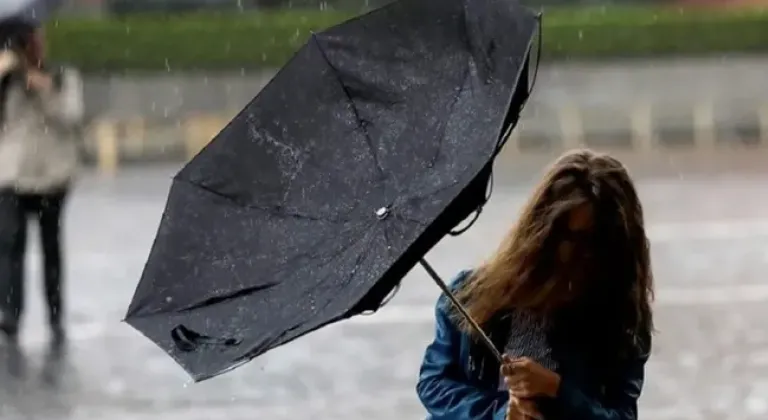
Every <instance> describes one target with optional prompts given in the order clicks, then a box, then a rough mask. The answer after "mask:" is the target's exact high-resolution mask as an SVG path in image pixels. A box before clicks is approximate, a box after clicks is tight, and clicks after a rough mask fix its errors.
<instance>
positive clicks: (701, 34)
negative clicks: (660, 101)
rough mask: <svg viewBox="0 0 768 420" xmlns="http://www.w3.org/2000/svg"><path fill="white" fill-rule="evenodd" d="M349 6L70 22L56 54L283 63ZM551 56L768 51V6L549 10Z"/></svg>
mask: <svg viewBox="0 0 768 420" xmlns="http://www.w3.org/2000/svg"><path fill="white" fill-rule="evenodd" d="M349 17H350V14H348V13H342V12H320V11H295V10H289V11H282V12H269V13H267V12H264V13H258V14H255V13H248V14H197V15H181V16H179V15H176V16H157V15H152V16H150V15H143V16H142V15H138V16H130V17H125V18H121V19H107V20H85V19H60V20H58V21H55V22H51V24H50V26H49V28H48V37H49V40H50V44H51V46H50V47H51V53H52V55H53V58H54V59H56V60H61V61H65V62H69V63H72V64H75V65H78V66H80V67H81V68H82V69H84V70H86V71H101V70H103V71H119V70H169V71H175V70H214V69H253V68H274V67H278V66H280V65H282V64H283V63H284V62H285V61H286V60H287V59H288V58H289V57H290V56H291V55H292V54H293V52H294V51H295V50H296V49H297V48H299V47H300V46H301V45H302V44H303V43H304V42H305V41H306V39H307V37H308V35H309V33H310V31H312V30H321V29H323V28H325V27H328V26H330V25H333V24H335V23H337V22H340V21H343V20H344V19H346V18H349ZM543 33H544V38H543V41H544V50H543V55H544V58H546V59H586V58H614V57H639V56H655V55H665V54H681V55H704V54H722V53H726V52H739V53H741V52H764V51H768V10H723V9H704V10H701V9H699V10H696V11H694V10H683V9H677V8H675V9H672V8H664V9H658V8H656V9H649V8H589V9H583V8H578V9H568V8H565V9H564V8H557V9H551V10H545V13H544V32H543Z"/></svg>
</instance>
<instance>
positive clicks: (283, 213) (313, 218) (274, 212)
mask: <svg viewBox="0 0 768 420" xmlns="http://www.w3.org/2000/svg"><path fill="white" fill-rule="evenodd" d="M175 181H177V182H183V183H185V184H188V185H191V186H193V187H196V188H200V189H201V190H203V191H205V192H207V193H209V194H211V195H214V196H216V197H219V198H222V199H225V200H227V201H229V202H232V203H234V204H236V205H237V206H238V207H241V208H244V209H249V210H259V211H263V212H265V213H267V214H269V215H270V216H275V217H278V218H293V219H303V220H311V221H315V222H327V223H332V224H341V223H348V222H351V220H350V219H325V218H322V217H317V216H311V215H308V214H303V213H298V212H294V211H285V210H282V209H284V208H282V207H278V209H280V210H279V211H278V209H270V208H267V207H261V206H254V205H251V204H244V203H241V202H239V201H237V200H236V199H234V198H232V197H230V196H228V195H226V194H222V193H220V192H218V191H216V190H213V189H211V188H210V187H207V186H205V185H201V184H198V183H196V182H193V181H190V180H187V179H183V178H179V177H176V178H175Z"/></svg>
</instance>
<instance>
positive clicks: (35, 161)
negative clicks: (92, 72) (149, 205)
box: [0, 26, 83, 344]
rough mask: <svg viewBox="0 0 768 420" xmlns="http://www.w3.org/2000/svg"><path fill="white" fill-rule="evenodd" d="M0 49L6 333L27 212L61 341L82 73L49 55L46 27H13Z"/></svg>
mask: <svg viewBox="0 0 768 420" xmlns="http://www.w3.org/2000/svg"><path fill="white" fill-rule="evenodd" d="M5 41H6V42H5V48H4V49H3V50H2V52H0V76H1V78H0V118H1V120H0V317H1V318H0V331H2V333H4V335H5V336H6V338H8V339H10V340H15V339H16V337H17V335H18V332H19V323H20V321H21V317H22V312H23V306H24V259H25V250H26V243H27V230H28V224H27V221H28V218H30V217H31V218H33V219H35V220H36V221H37V222H38V223H39V226H40V233H41V243H42V251H43V261H44V267H43V268H44V270H43V272H44V285H45V297H46V302H47V304H48V322H49V325H50V329H51V334H52V339H53V343H55V344H63V343H64V340H65V330H64V325H63V291H62V274H63V268H62V249H61V247H62V243H61V241H62V238H61V236H62V235H61V222H62V211H63V208H64V203H65V200H66V197H67V193H68V191H69V189H70V185H71V182H72V181H73V178H74V176H75V175H76V171H77V169H78V163H79V162H78V160H79V145H78V142H79V141H80V140H81V139H80V138H79V133H80V130H79V126H80V124H81V121H82V118H83V92H82V81H81V78H80V76H79V73H78V72H77V71H76V70H74V69H71V68H68V67H55V66H51V65H50V63H48V62H46V60H45V53H46V51H45V42H44V32H43V30H42V29H40V28H35V27H31V26H27V27H22V28H21V29H19V28H18V27H17V28H15V30H14V33H13V34H12V36H8V37H7V38H6V40H5Z"/></svg>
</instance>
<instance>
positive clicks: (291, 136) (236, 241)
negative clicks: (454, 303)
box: [126, 0, 539, 380]
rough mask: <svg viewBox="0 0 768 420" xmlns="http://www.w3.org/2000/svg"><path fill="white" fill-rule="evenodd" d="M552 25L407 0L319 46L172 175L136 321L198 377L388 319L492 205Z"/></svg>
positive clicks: (451, 1)
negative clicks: (451, 238) (395, 296)
mask: <svg viewBox="0 0 768 420" xmlns="http://www.w3.org/2000/svg"><path fill="white" fill-rule="evenodd" d="M538 26H539V20H538V17H537V16H536V15H535V14H534V13H532V12H531V11H529V10H528V9H525V8H523V7H521V6H520V5H518V4H517V3H516V2H514V1H509V0H403V1H398V2H395V3H392V4H390V5H388V6H385V7H383V8H381V9H378V10H375V11H373V12H370V13H368V14H366V15H363V16H361V17H359V18H356V19H353V20H351V21H348V22H345V23H343V24H341V25H338V26H335V27H333V28H330V29H328V30H326V31H324V32H321V33H318V34H315V35H313V36H312V37H311V39H310V40H309V41H308V43H307V44H306V45H305V46H304V47H303V48H301V49H300V50H299V51H298V53H297V54H296V55H295V56H294V57H293V58H292V59H291V61H290V62H289V63H288V64H287V65H286V66H285V67H284V68H283V69H281V70H280V71H279V72H278V74H277V75H276V76H275V77H274V78H273V79H272V80H271V81H270V83H269V84H268V85H267V86H266V87H265V88H264V89H263V90H262V91H261V92H260V93H259V95H258V96H257V97H256V98H255V99H254V100H253V101H252V102H251V103H250V104H248V105H247V106H246V108H245V109H244V110H243V111H242V112H240V114H239V115H237V116H236V117H235V118H234V120H233V121H231V122H230V123H229V124H228V125H227V127H226V128H224V130H223V131H222V132H221V133H219V134H218V135H217V136H216V137H215V138H214V139H213V141H212V142H211V143H210V144H209V145H208V146H207V147H205V148H204V149H203V150H202V151H201V152H200V154H199V155H198V156H196V157H195V158H194V159H193V160H192V161H191V162H189V163H188V164H187V165H186V167H184V168H183V169H182V170H181V171H180V172H179V173H178V174H177V175H176V177H175V178H174V181H173V185H172V187H171V191H170V194H169V198H168V203H167V205H166V209H165V212H164V214H163V217H162V221H161V224H160V227H159V230H158V234H157V237H156V239H155V243H154V245H153V247H152V250H151V253H150V256H149V259H148V261H147V264H146V267H145V270H144V273H143V275H142V278H141V281H140V283H139V285H138V287H137V289H136V293H135V295H134V298H133V301H132V302H131V304H130V307H129V309H128V313H127V315H126V321H127V322H128V323H129V324H130V325H132V326H133V327H134V328H136V329H138V330H139V331H140V332H142V333H143V334H144V335H146V336H147V337H148V338H149V339H151V340H152V341H154V342H155V343H156V344H157V345H158V346H160V347H161V348H162V349H163V350H165V351H166V352H167V353H168V354H169V355H171V356H172V357H173V358H174V359H175V360H176V361H177V362H178V363H179V364H180V365H181V366H182V367H183V368H184V369H186V371H187V372H189V374H190V375H191V376H192V377H193V378H194V379H195V380H202V379H206V378H209V377H212V376H215V375H217V374H220V373H222V372H224V371H227V370H229V369H231V368H233V367H236V366H238V365H240V364H242V363H245V362H247V361H249V360H251V359H252V358H254V357H256V356H258V355H260V354H262V353H264V352H266V351H267V350H269V349H272V348H274V347H277V346H279V345H281V344H284V343H286V342H288V341H291V340H293V339H295V338H297V337H299V336H301V335H304V334H306V333H308V332H310V331H313V330H315V329H318V328H320V327H321V326H323V325H326V324H329V323H331V322H335V321H338V320H341V319H344V318H347V317H350V316H353V315H355V314H359V313H361V312H364V311H368V310H375V309H377V308H379V306H380V305H381V303H382V301H383V300H384V299H385V298H386V297H387V295H388V294H389V293H390V292H391V291H392V290H393V288H395V287H396V286H397V285H398V284H399V282H400V281H401V279H402V278H403V276H405V274H406V273H407V272H408V271H409V270H410V269H411V268H412V267H413V266H414V265H415V264H416V263H418V262H419V260H420V259H421V258H422V257H423V256H424V254H425V253H426V252H427V251H428V250H429V249H430V248H431V247H432V246H434V245H435V244H436V243H437V242H438V241H439V240H440V239H441V238H442V237H443V236H445V235H446V234H447V233H448V232H449V231H450V229H452V228H453V227H455V226H456V225H457V224H459V223H460V222H461V221H462V220H464V219H465V218H466V217H468V216H469V215H471V214H472V212H473V211H475V210H477V209H478V208H479V207H480V206H481V205H482V204H484V202H485V200H486V188H487V186H488V181H489V177H490V174H491V164H492V161H493V158H494V157H495V156H496V154H497V153H498V151H499V148H500V145H501V139H502V137H503V133H504V132H505V130H507V129H508V128H509V127H511V126H513V125H514V124H515V123H516V121H517V117H518V113H519V111H520V108H521V107H522V103H523V102H524V100H525V98H527V94H528V86H527V82H524V81H521V80H522V79H524V78H523V77H522V76H523V75H525V74H526V72H525V71H524V70H525V69H526V68H527V67H526V63H527V60H528V56H529V52H530V49H531V44H532V40H533V39H534V37H535V33H536V31H537V29H538Z"/></svg>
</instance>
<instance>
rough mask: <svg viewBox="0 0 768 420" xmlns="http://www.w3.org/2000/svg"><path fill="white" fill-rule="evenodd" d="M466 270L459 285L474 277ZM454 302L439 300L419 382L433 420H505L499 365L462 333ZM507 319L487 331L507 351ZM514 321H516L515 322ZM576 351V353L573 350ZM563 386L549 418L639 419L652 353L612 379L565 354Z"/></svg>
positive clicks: (549, 404) (547, 403)
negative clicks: (451, 310)
mask: <svg viewBox="0 0 768 420" xmlns="http://www.w3.org/2000/svg"><path fill="white" fill-rule="evenodd" d="M468 274H469V271H464V272H462V273H460V274H459V276H458V277H457V278H456V279H455V280H454V282H453V285H452V287H453V288H455V287H457V285H459V284H460V283H461V282H462V281H463V280H464V279H466V278H467V277H468ZM449 305H451V303H450V301H449V300H448V299H447V298H446V297H445V296H441V297H440V299H438V302H437V306H436V311H435V321H436V328H435V338H434V341H433V342H432V343H431V344H430V345H429V346H428V347H427V350H426V353H425V354H424V361H423V363H422V365H421V371H420V375H419V382H418V385H417V386H416V390H417V393H418V395H419V398H420V399H421V402H422V404H424V407H425V408H426V409H427V412H428V413H429V415H428V417H427V419H428V420H504V418H505V414H506V405H507V402H508V398H509V394H508V393H507V391H505V390H501V391H500V390H499V380H500V377H499V369H500V367H499V364H498V362H497V361H496V360H495V358H494V357H493V356H492V355H491V353H490V352H489V351H487V350H486V349H485V348H484V347H483V345H482V344H481V343H476V342H475V341H474V340H473V339H472V338H471V337H470V336H468V335H466V334H465V333H463V332H461V331H459V330H458V329H457V328H456V326H455V325H454V323H453V321H452V320H451V319H450V315H449V308H450V306H449ZM504 324H505V323H504V322H499V323H496V324H495V325H491V326H490V328H488V327H487V328H486V332H487V333H488V334H489V336H490V337H491V339H492V340H493V341H494V343H495V344H496V346H497V348H498V349H500V350H503V348H504V345H505V344H506V338H507V336H508V334H509V327H507V328H506V330H505V328H504ZM509 325H511V323H510V324H509ZM571 353H573V354H571ZM565 359H566V360H564V361H563V362H562V363H563V366H564V369H565V370H564V371H563V372H561V385H560V390H559V392H558V395H557V397H556V398H554V399H547V400H542V401H541V404H539V408H540V410H541V411H542V414H543V415H544V417H545V418H546V419H547V420H559V419H567V420H635V419H637V400H638V398H639V396H640V391H641V389H642V386H643V379H644V370H645V362H646V361H647V359H648V355H647V354H645V355H643V356H640V357H637V358H635V359H632V360H627V361H626V362H624V363H622V365H621V366H618V367H617V369H612V374H611V375H610V377H611V378H612V379H611V380H610V381H607V382H609V383H604V382H606V381H604V380H603V381H598V380H597V378H596V377H595V376H596V375H594V374H593V372H592V374H591V372H590V371H591V369H589V368H588V367H587V366H586V365H587V363H586V361H585V360H584V358H582V357H580V356H579V352H578V351H574V352H570V350H569V351H568V352H567V354H565Z"/></svg>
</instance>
